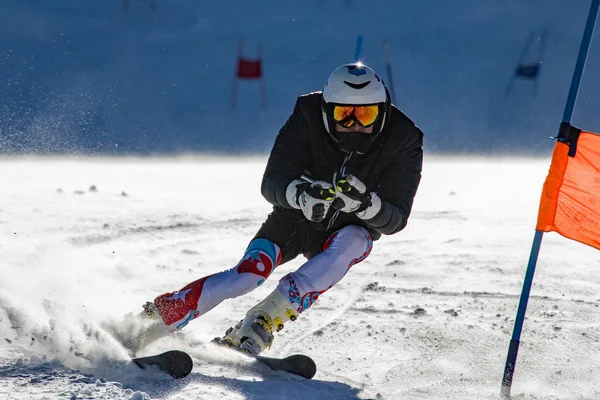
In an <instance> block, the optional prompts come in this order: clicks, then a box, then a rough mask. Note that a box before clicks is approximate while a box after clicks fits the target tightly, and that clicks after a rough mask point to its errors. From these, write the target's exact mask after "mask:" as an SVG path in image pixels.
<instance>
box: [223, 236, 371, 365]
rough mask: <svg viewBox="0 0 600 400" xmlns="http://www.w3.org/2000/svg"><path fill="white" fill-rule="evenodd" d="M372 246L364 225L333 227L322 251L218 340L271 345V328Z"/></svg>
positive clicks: (258, 347) (250, 348)
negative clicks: (336, 228)
mask: <svg viewBox="0 0 600 400" xmlns="http://www.w3.org/2000/svg"><path fill="white" fill-rule="evenodd" d="M372 248H373V240H372V239H371V235H370V234H369V232H368V231H367V230H366V229H365V228H362V227H358V226H354V225H351V226H347V227H344V228H342V229H340V230H338V231H336V232H335V233H333V234H332V235H331V236H330V237H329V238H328V239H327V240H326V241H325V243H324V244H323V247H322V252H321V253H319V254H317V255H316V256H315V257H313V258H311V259H310V260H309V261H307V262H306V263H305V264H304V265H302V266H301V267H300V268H299V269H298V270H297V271H296V272H292V273H290V274H287V275H286V276H284V277H283V278H282V279H281V280H280V282H279V284H278V286H277V288H276V289H275V290H274V291H273V292H272V293H271V294H270V295H269V296H267V298H265V299H264V300H263V301H261V302H260V303H258V304H257V305H256V306H254V307H252V308H251V309H250V310H249V311H248V312H247V313H246V317H245V318H244V319H243V320H241V321H240V322H239V323H238V324H237V325H236V326H235V327H233V328H230V329H229V330H228V331H227V332H226V334H225V337H224V338H223V339H221V341H222V342H225V343H228V344H230V345H232V346H235V347H239V348H240V349H241V350H243V351H245V352H247V353H250V354H253V355H256V354H258V353H260V352H261V351H263V350H265V349H266V348H268V347H270V346H271V343H272V342H273V332H274V331H279V330H281V329H283V323H284V322H286V321H290V320H291V321H294V320H296V318H297V317H298V315H299V314H300V313H302V312H303V311H305V310H306V309H308V308H309V307H310V306H311V305H312V304H313V303H314V302H315V301H316V300H317V299H318V297H319V296H320V295H321V294H322V293H324V292H325V291H327V290H328V289H329V288H331V287H333V286H334V285H335V284H336V283H338V282H339V281H340V280H341V279H342V278H343V277H344V275H346V273H347V272H348V270H349V269H350V267H352V266H353V265H355V264H357V263H359V262H361V261H362V260H364V259H365V258H366V257H367V256H368V255H369V253H370V252H371V249H372Z"/></svg>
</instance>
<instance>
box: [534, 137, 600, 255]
mask: <svg viewBox="0 0 600 400" xmlns="http://www.w3.org/2000/svg"><path fill="white" fill-rule="evenodd" d="M561 130H562V129H561ZM566 131H567V135H566V136H567V137H566V140H564V139H563V140H561V137H560V135H559V140H557V142H556V145H555V147H554V153H553V155H552V163H551V164H550V171H549V172H548V177H547V178H546V182H545V183H544V188H543V190H542V199H541V201H540V209H539V213H538V221H537V226H536V229H537V230H540V231H543V232H550V231H554V232H557V233H559V234H561V235H562V236H565V237H567V238H569V239H573V240H576V241H578V242H581V243H584V244H587V245H589V246H592V247H595V248H596V249H599V250H600V135H599V134H597V133H593V132H584V131H581V130H579V129H577V128H575V127H572V126H567V127H566Z"/></svg>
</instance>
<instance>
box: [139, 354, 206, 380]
mask: <svg viewBox="0 0 600 400" xmlns="http://www.w3.org/2000/svg"><path fill="white" fill-rule="evenodd" d="M131 361H132V362H133V363H134V364H135V365H137V366H138V367H140V368H142V369H146V368H148V367H152V366H156V367H158V369H160V370H161V371H163V372H165V373H167V374H169V375H171V376H172V377H173V378H175V379H181V378H185V377H186V376H188V375H189V374H190V372H192V368H193V367H194V362H193V361H192V357H190V355H189V354H187V353H186V352H184V351H180V350H170V351H166V352H164V353H161V354H155V355H152V356H146V357H137V358H133V359H132V360H131Z"/></svg>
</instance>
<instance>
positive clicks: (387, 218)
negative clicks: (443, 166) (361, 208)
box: [358, 126, 423, 235]
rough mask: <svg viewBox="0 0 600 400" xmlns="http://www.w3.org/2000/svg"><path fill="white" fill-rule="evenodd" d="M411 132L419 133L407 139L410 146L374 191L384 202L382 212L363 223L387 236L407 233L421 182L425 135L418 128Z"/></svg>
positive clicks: (396, 160) (389, 167)
mask: <svg viewBox="0 0 600 400" xmlns="http://www.w3.org/2000/svg"><path fill="white" fill-rule="evenodd" d="M411 129H415V130H416V131H414V132H411V133H413V134H412V135H407V136H409V137H410V138H411V140H410V142H409V143H407V145H406V146H405V147H404V149H403V150H402V151H400V152H398V153H397V154H396V156H395V158H394V162H393V163H392V164H390V165H389V166H388V167H387V168H386V169H385V170H384V171H383V173H382V174H381V175H380V176H379V179H378V181H377V186H376V187H375V188H372V189H371V190H373V191H374V192H375V193H376V194H377V195H378V196H379V198H380V199H381V208H380V209H379V210H378V212H377V214H375V216H373V217H371V218H370V219H363V222H364V223H365V224H366V225H367V226H368V227H370V228H373V229H376V230H378V231H379V232H381V233H382V234H384V235H391V234H394V233H396V232H399V231H401V230H402V229H404V227H405V226H406V224H407V222H408V217H409V215H410V212H411V209H412V204H413V199H414V197H415V195H416V193H417V188H418V187H419V182H420V181H421V169H422V164H423V150H422V146H423V134H422V132H421V131H420V130H419V128H417V127H416V126H413V127H412V128H411ZM358 215H359V218H360V213H359V214H358ZM367 215H369V214H368V211H367ZM361 219H362V218H361Z"/></svg>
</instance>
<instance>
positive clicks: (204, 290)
mask: <svg viewBox="0 0 600 400" xmlns="http://www.w3.org/2000/svg"><path fill="white" fill-rule="evenodd" d="M280 263H281V251H280V248H279V246H277V245H276V244H275V243H273V242H271V241H269V240H267V239H255V240H253V241H252V242H251V243H250V245H249V246H248V248H247V249H246V253H245V254H244V256H243V257H242V259H241V261H240V262H239V263H238V264H237V265H236V266H235V267H233V268H231V269H228V270H225V271H222V272H219V273H216V274H213V275H209V276H205V277H203V278H201V279H198V280H196V281H194V282H191V283H189V284H187V285H186V286H184V287H183V288H181V289H180V290H177V291H175V292H171V293H165V294H162V295H160V296H158V297H157V298H156V299H154V305H155V307H156V310H157V311H158V314H159V315H160V317H161V318H162V320H163V322H164V323H165V325H167V327H168V328H169V329H170V330H177V329H181V328H183V327H184V326H185V325H187V324H188V322H189V321H191V320H193V319H194V318H196V317H198V316H200V315H202V314H204V313H206V312H207V311H210V310H211V309H212V308H214V307H215V306H216V305H217V304H219V303H220V302H222V301H223V300H225V299H231V298H234V297H238V296H241V295H243V294H246V293H248V292H250V291H252V290H253V289H255V288H257V287H258V286H260V285H261V284H262V283H263V282H264V281H265V280H266V279H267V278H268V277H269V275H270V274H271V272H273V270H274V269H275V267H277V266H278V265H279V264H280Z"/></svg>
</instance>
